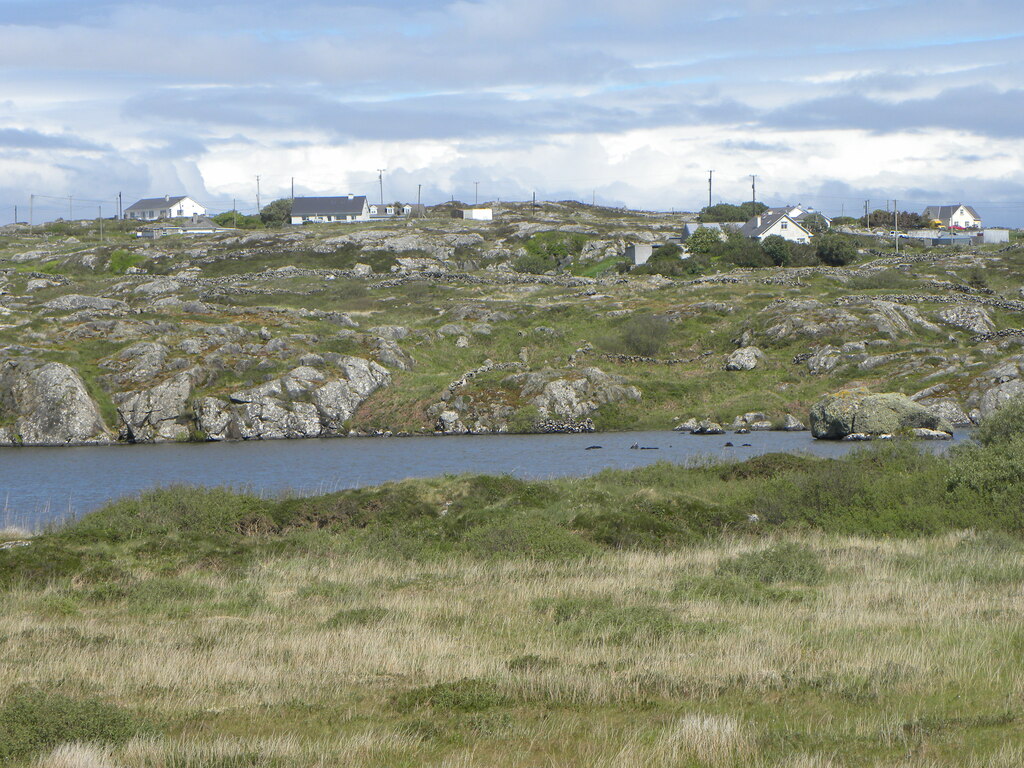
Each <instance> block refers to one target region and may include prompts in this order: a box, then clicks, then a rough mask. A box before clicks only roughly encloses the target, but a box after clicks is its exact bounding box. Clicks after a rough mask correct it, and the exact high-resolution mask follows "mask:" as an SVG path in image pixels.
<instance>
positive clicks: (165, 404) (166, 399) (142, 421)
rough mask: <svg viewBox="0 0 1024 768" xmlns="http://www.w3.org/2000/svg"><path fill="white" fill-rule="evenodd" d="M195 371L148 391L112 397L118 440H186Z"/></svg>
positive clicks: (196, 372)
mask: <svg viewBox="0 0 1024 768" xmlns="http://www.w3.org/2000/svg"><path fill="white" fill-rule="evenodd" d="M197 375H198V371H194V370H193V371H183V372H182V373H179V374H178V375H177V376H174V377H173V378H170V379H168V380H167V381H164V382H162V383H160V384H157V385H156V386H155V387H152V388H150V389H145V390H140V391H138V392H125V393H122V394H119V395H117V396H115V398H114V402H115V404H116V405H117V416H118V419H119V420H120V422H121V423H120V430H119V439H121V440H124V441H125V442H129V443H163V442H168V441H173V440H185V439H187V438H188V437H189V426H190V423H191V419H190V415H189V413H188V401H189V398H190V397H191V396H192V387H193V385H194V384H195V380H196V377H197Z"/></svg>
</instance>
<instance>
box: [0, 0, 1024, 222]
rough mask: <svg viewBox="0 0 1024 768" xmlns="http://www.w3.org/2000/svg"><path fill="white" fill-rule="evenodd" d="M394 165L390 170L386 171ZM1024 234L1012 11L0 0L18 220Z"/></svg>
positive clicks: (2, 170)
mask: <svg viewBox="0 0 1024 768" xmlns="http://www.w3.org/2000/svg"><path fill="white" fill-rule="evenodd" d="M381 170H383V173H381ZM709 170H714V174H713V177H712V179H713V184H712V190H711V193H712V200H713V201H714V202H720V201H724V202H732V203H739V202H743V201H745V200H749V199H750V198H751V191H752V190H751V175H754V176H756V191H757V198H758V199H759V200H761V201H764V202H767V203H768V204H770V205H783V204H803V205H806V206H813V207H816V208H818V209H819V210H822V211H824V212H825V213H827V214H830V215H840V214H842V213H845V214H847V215H850V214H853V215H856V214H857V213H858V212H860V213H862V212H863V209H864V204H865V201H870V203H869V204H870V207H871V208H872V209H874V208H885V207H886V202H887V201H889V200H893V199H895V200H897V201H898V205H899V207H900V209H901V210H902V209H905V210H918V211H920V210H922V209H923V208H924V207H925V206H926V205H931V204H948V203H956V202H965V203H968V204H973V205H974V207H975V208H976V209H978V211H979V213H980V214H981V215H982V217H983V219H984V221H985V223H986V225H1008V226H1024V173H1022V171H1024V6H1021V5H1020V4H1019V0H959V2H955V3H954V2H947V1H946V0H928V2H924V1H923V0H831V2H827V3H822V2H820V0H814V1H813V2H812V1H811V0H786V1H785V2H780V1H779V0H774V1H773V2H767V1H765V0H740V1H739V2H717V3H716V2H707V0H702V2H692V1H691V0H630V2H625V1H624V0H589V1H588V2H580V0H575V1H570V0H454V1H447V2H446V1H444V0H442V1H440V2H427V1H426V0H388V2H386V3H374V4H368V3H360V2H349V0H339V1H337V2H328V0H290V2H288V3H282V2H279V0H278V1H275V2H269V1H267V0H248V2H244V3H243V2H238V1H237V0H206V1H205V2H203V3H188V2H163V3H160V4H155V3H149V2H146V0H132V1H131V2H127V0H75V1H73V2H72V1H71V0H0V224H3V223H7V222H9V221H12V220H13V219H14V207H15V206H18V218H19V220H22V221H27V220H28V208H29V201H30V196H34V197H33V198H32V199H33V203H32V208H33V214H32V215H33V216H34V218H35V220H36V221H41V220H46V219H52V218H56V217H58V216H63V217H65V218H66V217H68V216H69V215H70V216H74V217H75V218H84V217H95V216H96V215H98V214H99V213H100V212H102V213H103V214H104V215H110V214H112V213H113V212H114V210H115V205H116V204H115V202H114V201H115V200H116V198H117V196H118V194H119V193H120V194H122V195H123V200H124V206H125V207H127V205H129V204H130V203H132V202H134V201H135V200H136V199H138V198H140V197H152V196H162V195H164V194H171V195H175V194H188V195H190V196H192V197H193V198H194V199H196V200H198V201H199V202H201V203H203V204H204V205H207V207H209V208H210V209H211V211H219V210H227V209H230V208H231V207H232V206H233V205H237V207H238V209H239V210H245V211H255V209H256V204H257V176H258V177H259V193H260V202H261V203H262V204H266V203H268V202H270V201H271V200H274V199H276V198H279V197H284V196H288V195H290V194H291V185H292V183H293V179H294V186H295V194H296V195H331V194H345V193H355V194H365V195H367V196H368V197H370V199H371V201H377V200H379V197H380V186H379V178H380V177H381V176H382V177H383V193H384V198H385V200H386V201H387V202H391V201H395V200H400V201H404V202H415V201H416V199H417V195H422V200H423V202H424V203H428V204H430V203H438V202H442V201H445V200H449V199H452V198H454V199H457V200H462V201H464V202H467V203H474V202H476V201H477V200H479V202H481V203H484V202H487V201H501V200H504V201H508V200H527V199H530V198H531V197H532V195H534V194H536V195H537V199H539V200H566V199H575V200H582V201H585V202H590V201H596V202H597V203H599V204H604V205H621V206H628V207H631V208H641V209H650V210H664V211H668V210H698V209H700V208H701V207H702V206H704V205H706V204H707V202H708V191H709V190H708V175H709V174H708V172H709Z"/></svg>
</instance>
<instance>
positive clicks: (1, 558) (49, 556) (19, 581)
mask: <svg viewBox="0 0 1024 768" xmlns="http://www.w3.org/2000/svg"><path fill="white" fill-rule="evenodd" d="M82 567H83V564H82V556H81V555H80V554H79V553H78V552H77V551H75V550H73V549H71V548H70V547H68V546H67V545H65V544H64V543H63V542H59V541H53V540H46V539H37V540H35V541H33V542H32V543H31V544H29V545H28V546H27V547H14V548H12V549H5V550H0V589H10V588H12V587H16V586H23V587H33V588H36V589H45V588H46V587H47V586H49V585H50V584H52V583H53V582H55V581H58V580H61V579H66V578H69V577H70V576H72V575H74V574H76V573H78V572H79V571H80V570H81V569H82Z"/></svg>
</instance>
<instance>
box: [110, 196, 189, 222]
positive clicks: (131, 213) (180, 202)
mask: <svg viewBox="0 0 1024 768" xmlns="http://www.w3.org/2000/svg"><path fill="white" fill-rule="evenodd" d="M205 215H206V208H204V207H203V206H201V205H200V204H199V203H197V202H196V201H195V200H193V199H192V198H191V197H189V196H188V195H177V196H172V195H164V196H163V197H146V198H143V199H142V200H139V201H138V202H137V203H132V204H131V205H129V206H128V207H127V208H125V210H124V217H125V218H126V219H135V220H138V221H156V220H157V219H185V218H191V217H193V216H205Z"/></svg>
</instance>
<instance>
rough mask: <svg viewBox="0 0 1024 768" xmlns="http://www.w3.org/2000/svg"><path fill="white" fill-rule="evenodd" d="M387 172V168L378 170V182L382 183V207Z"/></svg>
mask: <svg viewBox="0 0 1024 768" xmlns="http://www.w3.org/2000/svg"><path fill="white" fill-rule="evenodd" d="M386 170H387V168H378V169H377V181H378V182H380V204H381V205H382V206H383V205H384V171H386Z"/></svg>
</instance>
